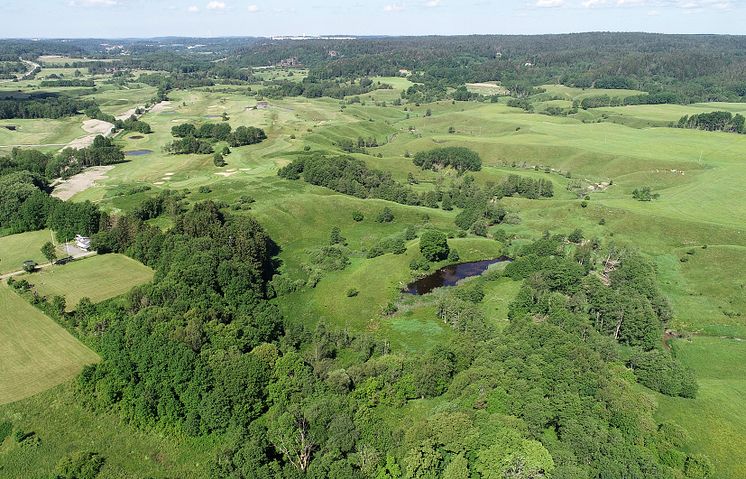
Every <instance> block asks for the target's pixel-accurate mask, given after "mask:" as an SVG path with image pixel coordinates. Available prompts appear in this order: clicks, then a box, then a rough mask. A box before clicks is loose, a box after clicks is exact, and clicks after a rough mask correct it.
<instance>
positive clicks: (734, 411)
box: [657, 337, 746, 479]
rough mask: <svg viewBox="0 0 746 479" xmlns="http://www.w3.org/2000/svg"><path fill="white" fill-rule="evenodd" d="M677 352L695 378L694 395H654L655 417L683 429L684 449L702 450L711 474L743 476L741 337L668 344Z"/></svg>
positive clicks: (745, 350)
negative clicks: (685, 435)
mask: <svg viewBox="0 0 746 479" xmlns="http://www.w3.org/2000/svg"><path fill="white" fill-rule="evenodd" d="M674 349H675V351H676V355H677V357H679V358H680V359H681V360H682V361H683V362H684V363H685V364H687V365H688V366H689V367H691V368H693V369H694V370H695V371H696V373H697V379H698V381H699V393H698V395H697V398H696V399H682V398H671V397H667V396H662V395H659V396H658V403H659V409H658V414H657V418H658V419H659V420H663V421H672V422H675V423H677V424H679V425H680V426H682V427H683V428H684V429H685V430H686V431H687V432H688V433H689V438H688V440H687V444H686V445H687V447H688V449H689V450H690V451H696V452H701V453H704V454H707V456H709V457H710V459H711V460H712V461H713V463H714V465H715V468H716V471H717V474H716V475H715V476H714V477H717V478H722V479H736V478H740V477H746V461H744V460H743V454H744V451H746V436H745V435H744V430H746V415H744V412H743V398H744V397H746V371H744V369H743V367H741V365H743V364H744V363H746V342H744V341H742V340H740V339H731V338H713V337H695V338H694V339H693V340H692V341H683V340H678V341H676V342H675V343H674Z"/></svg>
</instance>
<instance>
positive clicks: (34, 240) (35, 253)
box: [0, 230, 54, 274]
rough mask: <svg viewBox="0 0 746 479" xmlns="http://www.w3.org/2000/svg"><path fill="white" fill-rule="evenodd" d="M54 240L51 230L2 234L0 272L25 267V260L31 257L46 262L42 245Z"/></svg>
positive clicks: (41, 262) (0, 238) (8, 271)
mask: <svg viewBox="0 0 746 479" xmlns="http://www.w3.org/2000/svg"><path fill="white" fill-rule="evenodd" d="M53 240H54V238H53V236H52V232H51V231H49V230H40V231H29V232H28V233H20V234H16V235H10V236H0V274H3V273H12V272H15V271H20V270H21V269H23V262H24V261H26V260H29V259H30V260H32V261H36V263H37V264H43V263H46V262H47V259H46V258H45V257H44V255H43V254H42V253H41V247H42V246H43V245H44V243H46V242H47V241H53Z"/></svg>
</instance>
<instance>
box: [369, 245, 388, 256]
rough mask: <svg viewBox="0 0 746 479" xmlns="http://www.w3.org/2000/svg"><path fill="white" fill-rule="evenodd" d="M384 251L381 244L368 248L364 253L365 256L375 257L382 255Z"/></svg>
mask: <svg viewBox="0 0 746 479" xmlns="http://www.w3.org/2000/svg"><path fill="white" fill-rule="evenodd" d="M384 253H385V251H383V248H382V247H381V245H375V246H373V247H372V248H370V249H369V250H368V253H367V254H366V255H365V257H366V258H368V259H371V258H377V257H379V256H383V254H384Z"/></svg>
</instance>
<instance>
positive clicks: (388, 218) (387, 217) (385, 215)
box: [376, 206, 394, 223]
mask: <svg viewBox="0 0 746 479" xmlns="http://www.w3.org/2000/svg"><path fill="white" fill-rule="evenodd" d="M376 221H377V222H379V223H391V222H392V221H394V212H393V211H391V208H389V207H388V206H387V207H385V208H384V209H383V210H381V212H380V213H378V216H377V217H376Z"/></svg>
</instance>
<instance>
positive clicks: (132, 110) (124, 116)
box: [114, 108, 137, 121]
mask: <svg viewBox="0 0 746 479" xmlns="http://www.w3.org/2000/svg"><path fill="white" fill-rule="evenodd" d="M136 112H137V108H130V109H129V110H127V111H125V112H124V113H122V114H119V115H117V116H115V117H114V118H116V119H117V120H122V121H124V120H126V119H127V118H129V117H131V116H132V115H134V114H135V113H136Z"/></svg>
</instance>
